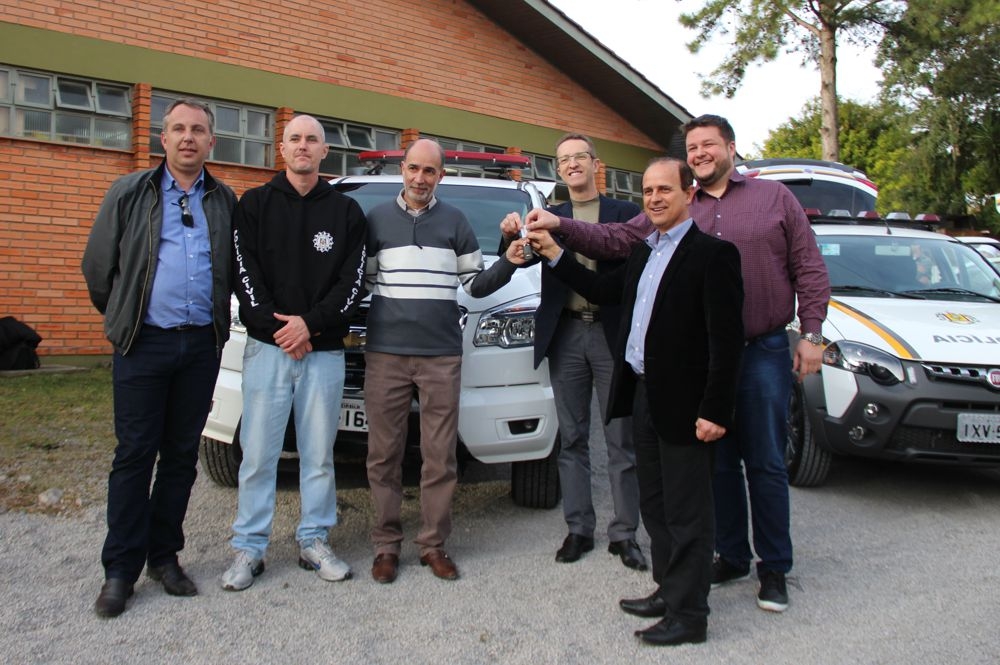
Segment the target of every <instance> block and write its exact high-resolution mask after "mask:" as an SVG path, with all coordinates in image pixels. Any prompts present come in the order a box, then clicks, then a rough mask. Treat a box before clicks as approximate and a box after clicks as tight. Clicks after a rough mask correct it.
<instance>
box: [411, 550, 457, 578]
mask: <svg viewBox="0 0 1000 665" xmlns="http://www.w3.org/2000/svg"><path fill="white" fill-rule="evenodd" d="M420 564H421V565H423V566H430V567H431V571H433V572H434V575H435V576H436V577H440V578H441V579H443V580H457V579H458V567H457V566H456V565H455V562H454V561H452V560H451V558H450V557H449V556H448V553H447V552H445V551H444V550H431V551H430V552H428V553H427V554H425V555H423V556H422V557H420Z"/></svg>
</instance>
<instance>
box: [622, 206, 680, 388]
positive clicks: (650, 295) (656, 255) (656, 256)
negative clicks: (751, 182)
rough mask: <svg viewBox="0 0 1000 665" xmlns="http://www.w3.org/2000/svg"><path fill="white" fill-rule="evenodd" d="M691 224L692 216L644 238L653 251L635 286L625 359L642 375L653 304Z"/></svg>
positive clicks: (644, 369)
mask: <svg viewBox="0 0 1000 665" xmlns="http://www.w3.org/2000/svg"><path fill="white" fill-rule="evenodd" d="M692 223H693V222H692V220H691V218H688V219H687V220H686V221H684V222H681V223H680V224H678V225H677V226H675V227H673V228H672V229H670V230H668V231H667V232H665V233H660V232H659V231H653V233H651V234H650V235H649V236H648V237H647V238H646V240H645V242H646V244H647V245H649V247H650V249H651V250H652V251H651V252H650V253H649V258H648V259H646V267H645V268H643V270H642V275H641V276H640V277H639V284H638V285H637V286H636V293H635V306H634V307H633V309H632V322H631V324H629V333H628V341H627V342H626V345H625V361H626V362H627V363H628V364H629V365H631V366H632V371H633V372H635V373H636V374H638V375H639V376H642V375H643V374H645V373H646V368H645V351H646V331H647V330H648V329H649V317H650V315H651V314H652V311H653V303H655V302H656V292H657V290H658V289H659V288H660V280H662V279H663V273H664V272H665V271H666V269H667V265H668V264H669V263H670V259H672V258H673V256H674V252H676V251H677V244H678V243H679V242H680V241H681V238H683V237H684V234H685V233H687V232H688V231H689V230H690V229H691V224H692Z"/></svg>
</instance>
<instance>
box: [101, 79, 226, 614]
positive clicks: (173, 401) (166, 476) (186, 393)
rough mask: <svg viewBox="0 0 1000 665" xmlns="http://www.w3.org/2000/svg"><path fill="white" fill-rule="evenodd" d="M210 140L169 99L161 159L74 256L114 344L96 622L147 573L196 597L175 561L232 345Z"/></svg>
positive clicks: (173, 590) (126, 180)
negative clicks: (111, 450)
mask: <svg viewBox="0 0 1000 665" xmlns="http://www.w3.org/2000/svg"><path fill="white" fill-rule="evenodd" d="M213 130H214V118H213V115H212V111H211V109H210V108H209V107H208V106H207V105H205V104H203V103H201V102H197V101H193V100H190V99H179V100H177V101H175V102H174V103H172V104H171V105H170V106H169V107H167V111H166V113H165V114H164V117H163V132H162V134H161V135H160V141H161V143H162V144H163V149H164V152H165V153H166V159H165V161H164V163H163V164H161V165H160V166H159V167H157V168H155V169H151V170H147V171H142V172H139V173H133V174H130V175H127V176H124V177H122V178H119V179H118V180H117V181H115V182H114V184H112V185H111V188H110V189H109V190H108V192H107V194H106V195H105V197H104V202H103V203H102V204H101V208H100V210H99V211H98V213H97V219H96V220H95V221H94V226H93V228H92V229H91V233H90V238H89V240H88V241H87V248H86V251H85V252H84V255H83V275H84V277H85V278H86V280H87V289H88V290H89V292H90V299H91V301H92V302H93V303H94V306H95V307H96V308H97V310H98V311H99V312H101V314H103V315H104V330H105V333H106V335H107V337H108V340H109V341H110V342H111V344H112V346H113V347H114V359H113V382H114V409H115V412H114V418H115V435H116V437H117V439H118V445H117V447H116V448H115V455H114V461H113V463H112V466H111V474H110V476H109V477H108V534H107V538H106V539H105V541H104V549H103V551H102V553H101V562H102V563H103V564H104V576H105V582H104V585H103V586H102V587H101V592H100V594H99V595H98V597H97V602H96V603H95V604H94V611H95V612H96V613H97V614H98V616H102V617H115V616H118V615H119V614H121V613H122V612H123V611H125V602H126V600H127V599H128V598H129V596H131V595H132V586H133V584H134V583H135V581H136V580H137V579H138V578H139V574H140V573H141V572H142V568H143V566H144V565H146V566H147V574H148V575H149V577H151V578H152V579H154V580H156V581H158V582H161V583H162V584H163V587H164V589H165V590H166V592H167V593H169V594H171V595H175V596H193V595H195V594H197V593H198V588H197V587H196V586H195V584H194V582H192V581H191V579H190V578H188V576H187V575H186V574H185V573H184V570H183V569H182V568H181V567H180V565H179V564H178V562H177V553H178V552H180V551H181V550H182V549H183V548H184V531H183V528H182V525H183V522H184V515H185V513H186V512H187V505H188V498H189V497H190V495H191V486H192V485H193V484H194V479H195V475H196V471H195V464H196V463H197V461H198V440H199V435H200V433H201V430H202V428H203V427H204V426H205V420H206V418H207V417H208V410H209V407H210V405H211V402H212V391H213V389H214V386H215V379H216V376H217V375H218V372H219V360H220V357H221V351H222V346H223V345H224V344H225V342H226V340H227V339H228V338H229V316H230V314H229V296H230V290H231V289H230V273H229V266H230V254H231V249H230V247H231V233H230V229H231V226H232V221H231V220H232V213H233V208H234V207H235V206H236V196H235V195H234V194H233V192H232V190H231V189H229V187H227V186H226V185H224V184H222V183H221V182H219V181H217V180H215V179H214V178H212V176H210V175H209V174H208V171H206V170H205V168H204V165H205V160H206V159H208V156H209V153H210V152H211V150H212V146H214V145H215V136H214V131H213ZM157 456H159V462H158V463H157ZM154 464H155V468H156V478H155V480H153V468H154ZM151 480H152V481H153V482H152V490H150V481H151Z"/></svg>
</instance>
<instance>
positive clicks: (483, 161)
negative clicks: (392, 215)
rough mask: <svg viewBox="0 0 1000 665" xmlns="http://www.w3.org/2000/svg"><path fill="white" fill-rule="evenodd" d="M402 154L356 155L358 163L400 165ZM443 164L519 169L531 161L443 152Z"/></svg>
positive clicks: (389, 152) (462, 151)
mask: <svg viewBox="0 0 1000 665" xmlns="http://www.w3.org/2000/svg"><path fill="white" fill-rule="evenodd" d="M403 152H404V151H402V150H368V151H366V152H362V153H358V161H359V162H381V163H382V164H402V162H403ZM444 163H445V164H455V165H458V166H497V167H500V168H505V169H519V168H527V167H530V166H531V159H529V158H528V157H524V156H523V155H505V154H500V153H495V152H471V151H468V150H445V151H444Z"/></svg>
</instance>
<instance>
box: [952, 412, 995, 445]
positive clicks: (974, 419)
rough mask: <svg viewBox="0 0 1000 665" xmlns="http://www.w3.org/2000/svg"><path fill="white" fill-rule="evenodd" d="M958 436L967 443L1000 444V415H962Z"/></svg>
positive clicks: (959, 418)
mask: <svg viewBox="0 0 1000 665" xmlns="http://www.w3.org/2000/svg"><path fill="white" fill-rule="evenodd" d="M956 436H957V438H958V440H959V441H963V442H965V443H1000V414H996V415H994V414H991V413H960V414H958V431H957V432H956Z"/></svg>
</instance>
